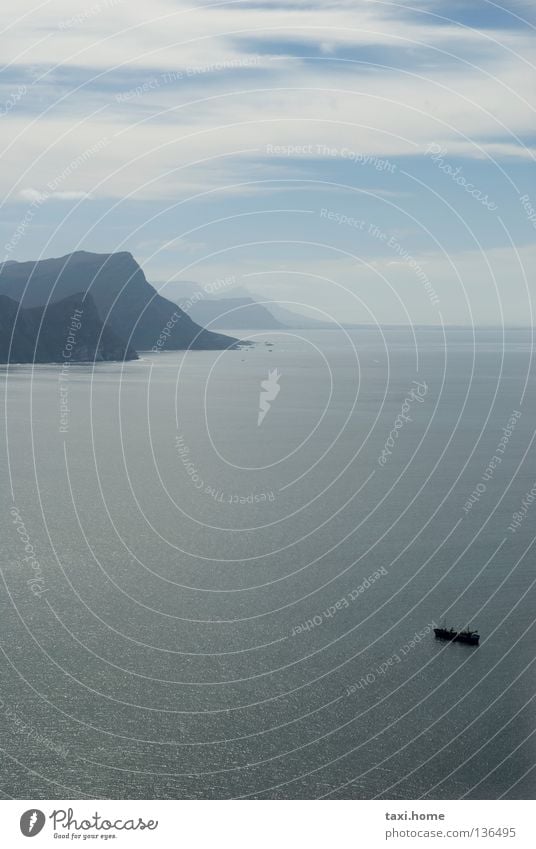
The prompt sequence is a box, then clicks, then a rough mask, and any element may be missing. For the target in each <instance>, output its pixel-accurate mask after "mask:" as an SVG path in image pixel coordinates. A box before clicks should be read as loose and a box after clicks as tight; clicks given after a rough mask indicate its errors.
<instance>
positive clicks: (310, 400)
mask: <svg viewBox="0 0 536 849" xmlns="http://www.w3.org/2000/svg"><path fill="white" fill-rule="evenodd" d="M237 335H240V337H241V338H242V339H247V340H248V341H251V342H252V343H253V344H252V345H249V346H244V347H241V348H240V349H237V350H226V351H216V352H210V351H201V352H191V351H182V352H176V351H175V352H161V353H142V354H141V357H140V360H139V361H137V362H129V363H124V364H121V363H97V364H95V365H71V366H69V367H65V366H62V365H37V366H28V365H15V366H9V367H8V366H1V367H0V387H1V391H0V398H1V410H2V414H1V416H0V422H1V423H0V428H1V431H2V434H1V440H0V446H1V447H0V452H1V453H0V480H1V481H2V498H1V502H0V532H1V559H0V567H1V579H2V580H1V583H0V649H1V652H0V736H1V739H2V744H1V754H0V794H1V796H2V798H4V799H9V798H19V799H33V800H35V799H49V798H53V799H56V798H58V799H66V798H69V799H85V798H90V799H107V798H111V799H123V798H125V799H137V798H138V799H243V798H248V799H320V798H326V799H394V800H398V799H400V800H403V799H412V800H415V799H498V798H507V799H527V798H534V795H535V790H536V769H535V764H536V743H535V739H534V730H535V710H534V707H535V706H534V701H533V699H534V693H535V683H536V680H535V668H534V660H535V649H534V646H535V637H536V628H535V625H534V619H535V609H536V608H535V588H534V582H535V580H536V570H535V545H534V539H535V535H534V528H535V524H536V463H535V447H534V438H535V432H536V431H535V422H536V379H535V370H534V361H533V338H532V331H531V330H530V329H527V328H525V329H523V328H522V329H516V328H510V329H503V328H479V329H473V328H455V327H450V328H441V327H434V328H430V327H414V328H411V327H363V328H355V329H352V330H344V329H337V330H315V331H312V330H303V331H301V330H300V331H298V330H287V331H259V330H256V331H253V330H252V331H251V332H250V333H244V332H243V331H241V332H240V334H237ZM441 624H445V625H446V626H448V627H454V628H456V629H463V628H466V627H468V628H470V629H473V630H478V632H479V634H480V644H479V645H478V646H471V645H466V644H463V643H450V642H444V641H442V640H438V639H436V638H435V636H434V631H433V629H434V627H438V626H440V625H441Z"/></svg>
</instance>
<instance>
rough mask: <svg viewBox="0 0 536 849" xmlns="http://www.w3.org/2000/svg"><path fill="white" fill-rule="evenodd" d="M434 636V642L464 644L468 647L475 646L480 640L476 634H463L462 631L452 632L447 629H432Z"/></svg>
mask: <svg viewBox="0 0 536 849" xmlns="http://www.w3.org/2000/svg"><path fill="white" fill-rule="evenodd" d="M434 634H435V637H436V640H448V641H449V642H451V643H466V644H467V645H470V646H477V645H478V643H479V640H480V637H479V635H478V634H474V633H468V634H465V633H463V632H462V631H454V630H452V629H447V628H434Z"/></svg>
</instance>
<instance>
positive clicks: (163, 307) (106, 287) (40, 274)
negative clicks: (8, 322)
mask: <svg viewBox="0 0 536 849" xmlns="http://www.w3.org/2000/svg"><path fill="white" fill-rule="evenodd" d="M80 292H82V293H86V292H89V293H90V294H91V296H92V298H93V300H94V302H95V305H96V307H97V310H98V313H99V315H100V318H101V319H102V321H103V322H104V323H105V325H106V327H108V328H109V329H110V330H112V331H113V332H114V333H116V334H117V336H119V338H120V339H124V340H125V342H128V344H129V345H131V346H132V347H133V348H136V349H137V350H147V349H153V348H154V349H155V350H183V349H186V348H193V349H195V350H221V349H225V348H229V347H235V346H236V344H237V343H238V340H236V339H233V338H231V337H228V336H223V335H221V334H219V333H211V332H209V331H207V330H204V329H203V328H201V327H199V326H198V325H197V324H196V323H195V322H194V321H192V319H191V318H190V317H189V316H187V315H186V313H184V312H183V311H182V310H181V309H179V308H178V307H177V306H176V304H174V303H172V302H171V301H168V300H167V299H166V298H162V297H161V296H160V295H159V294H158V293H157V292H156V290H155V289H154V288H153V287H152V286H151V285H150V284H149V283H148V282H147V280H146V278H145V275H144V273H143V271H142V269H141V268H140V266H139V265H138V263H137V262H136V260H135V259H134V257H133V256H132V255H131V254H130V253H126V252H121V253H113V254H94V253H87V252H86V251H77V252H76V253H73V254H68V255H67V256H64V257H61V258H60V259H44V260H37V261H35V262H34V261H32V262H8V263H4V265H3V266H2V267H1V268H0V295H6V296H7V297H9V298H12V300H15V301H19V302H20V303H21V304H22V306H23V308H25V309H26V308H29V307H36V306H43V305H44V304H46V303H47V302H48V301H49V300H50V301H52V302H56V301H60V300H62V299H63V298H66V297H70V296H72V295H75V294H78V293H80Z"/></svg>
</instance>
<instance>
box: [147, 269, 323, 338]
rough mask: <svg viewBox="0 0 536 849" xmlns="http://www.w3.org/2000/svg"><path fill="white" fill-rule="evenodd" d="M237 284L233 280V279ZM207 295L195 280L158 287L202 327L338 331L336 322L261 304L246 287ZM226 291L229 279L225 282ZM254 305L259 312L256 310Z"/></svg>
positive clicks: (274, 304) (273, 304) (271, 303)
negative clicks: (223, 294) (203, 325)
mask: <svg viewBox="0 0 536 849" xmlns="http://www.w3.org/2000/svg"><path fill="white" fill-rule="evenodd" d="M229 279H230V280H233V278H229ZM212 285H214V286H215V288H214V291H212V290H211V291H210V292H207V291H205V290H204V289H203V288H201V286H199V284H197V283H193V282H192V281H191V280H175V281H172V282H170V283H157V284H156V287H157V289H158V291H159V292H160V291H162V292H164V291H165V293H166V295H167V297H168V298H171V300H172V301H174V302H175V303H177V304H179V306H181V307H182V308H183V309H186V310H187V311H188V314H189V315H191V316H192V318H193V319H194V321H197V322H199V323H200V324H207V325H208V324H210V322H211V321H214V323H213V324H212V325H211V327H216V328H218V329H220V330H227V329H229V328H230V329H234V330H237V329H241V328H243V329H245V330H248V329H251V330H285V329H290V328H292V329H294V330H333V329H334V328H336V327H337V324H335V323H334V322H332V321H329V320H326V321H321V320H320V319H315V318H309V317H308V316H304V315H301V314H300V313H298V312H293V311H292V310H290V309H287V308H286V307H283V306H281V305H280V304H279V302H278V301H276V300H270V301H268V300H267V299H265V298H263V297H262V296H261V297H260V299H259V301H257V300H256V299H255V298H254V297H252V296H251V294H250V293H249V292H248V291H247V289H245V288H243V287H242V286H237V285H234V284H233V286H232V295H231V297H228V298H225V297H223V298H218V297H217V294H216V297H213V294H214V293H217V292H218V291H219V289H218V288H217V287H216V286H217V282H216V284H212ZM221 288H222V289H224V288H225V278H224V279H223V280H222V281H221ZM254 305H255V306H256V309H254Z"/></svg>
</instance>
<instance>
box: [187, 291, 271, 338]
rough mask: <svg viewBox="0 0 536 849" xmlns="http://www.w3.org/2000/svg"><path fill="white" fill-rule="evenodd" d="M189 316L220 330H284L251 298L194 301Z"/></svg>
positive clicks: (267, 311) (262, 306) (263, 307)
mask: <svg viewBox="0 0 536 849" xmlns="http://www.w3.org/2000/svg"><path fill="white" fill-rule="evenodd" d="M189 314H190V315H191V316H192V318H193V320H194V321H197V322H198V323H199V324H203V325H209V326H210V327H211V328H212V327H214V328H217V329H220V330H226V329H229V328H231V329H234V330H239V329H244V330H248V329H251V330H253V329H255V330H282V329H284V325H283V324H281V323H280V322H279V321H277V319H276V318H274V316H273V315H272V313H271V312H269V310H267V309H266V307H265V306H264V305H263V304H258V303H257V302H256V301H254V300H253V299H252V298H219V299H211V300H209V299H208V298H205V299H203V300H198V301H194V302H193V303H192V306H191V307H190V309H189Z"/></svg>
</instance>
